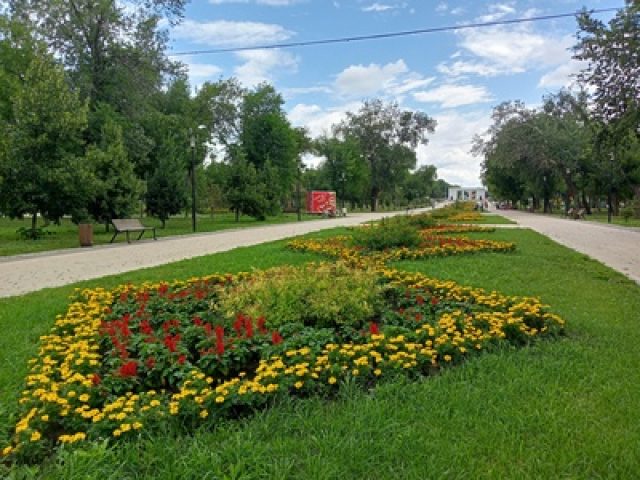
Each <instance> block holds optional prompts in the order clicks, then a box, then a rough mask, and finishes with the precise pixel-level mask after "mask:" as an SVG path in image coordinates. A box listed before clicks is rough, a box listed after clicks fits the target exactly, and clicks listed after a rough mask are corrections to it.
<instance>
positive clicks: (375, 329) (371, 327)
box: [369, 322, 380, 335]
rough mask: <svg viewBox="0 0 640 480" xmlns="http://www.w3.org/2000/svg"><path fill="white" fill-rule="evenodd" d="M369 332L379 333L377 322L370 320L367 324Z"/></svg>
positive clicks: (372, 333)
mask: <svg viewBox="0 0 640 480" xmlns="http://www.w3.org/2000/svg"><path fill="white" fill-rule="evenodd" d="M369 333H371V335H378V334H379V333H380V328H379V327H378V324H377V323H375V322H371V323H370V324H369Z"/></svg>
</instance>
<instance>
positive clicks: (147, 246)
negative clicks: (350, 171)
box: [0, 209, 426, 297]
mask: <svg viewBox="0 0 640 480" xmlns="http://www.w3.org/2000/svg"><path fill="white" fill-rule="evenodd" d="M425 210H426V209H425ZM416 211H422V210H413V211H412V212H416ZM405 213H406V212H404V211H403V212H393V213H390V212H384V213H357V214H355V213H354V214H350V215H349V216H347V217H345V218H335V219H326V220H314V221H306V222H297V223H287V224H282V225H269V226H264V227H255V228H244V229H238V230H224V231H220V232H213V233H202V234H195V235H185V236H177V237H165V238H160V239H158V240H155V241H154V240H143V241H140V242H132V243H131V244H126V243H125V244H112V245H100V246H94V247H91V248H89V249H80V248H75V249H68V250H57V251H54V252H44V253H36V254H28V255H18V256H14V257H6V258H4V259H2V260H0V297H10V296H13V295H22V294H24V293H28V292H33V291H36V290H40V289H43V288H48V287H59V286H62V285H67V284H70V283H75V282H79V281H81V280H89V279H92V278H99V277H104V276H106V275H113V274H117V273H123V272H129V271H132V270H138V269H140V268H147V267H155V266H158V265H164V264H166V263H171V262H176V261H178V260H184V259H187V258H194V257H199V256H202V255H209V254H212V253H217V252H226V251H228V250H231V249H234V248H237V247H246V246H250V245H257V244H260V243H265V242H271V241H274V240H281V239H283V238H288V237H294V236H297V235H304V234H306V233H311V232H317V231H320V230H326V229H329V228H335V227H346V226H353V225H358V224H360V223H363V222H367V221H371V220H378V219H380V218H382V217H388V216H391V215H401V214H405Z"/></svg>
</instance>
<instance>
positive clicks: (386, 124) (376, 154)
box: [335, 99, 436, 210]
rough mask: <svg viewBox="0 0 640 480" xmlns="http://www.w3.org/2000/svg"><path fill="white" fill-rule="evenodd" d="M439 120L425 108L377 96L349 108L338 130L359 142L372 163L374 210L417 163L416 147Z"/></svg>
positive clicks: (371, 186) (371, 197) (371, 196)
mask: <svg viewBox="0 0 640 480" xmlns="http://www.w3.org/2000/svg"><path fill="white" fill-rule="evenodd" d="M435 127H436V121H435V120H433V119H432V118H431V117H429V116H428V115H427V114H425V113H422V112H413V111H403V110H401V109H400V108H399V107H398V105H397V104H395V103H390V104H385V103H384V102H383V101H382V100H379V99H376V100H371V101H365V102H364V104H363V105H362V107H361V108H360V110H359V111H358V112H357V113H352V112H348V113H347V119H346V120H345V121H343V122H342V123H341V124H340V125H338V126H336V127H335V128H336V131H337V132H339V133H340V134H342V135H344V136H345V137H352V138H353V139H355V141H356V142H357V143H358V145H359V148H360V151H361V152H362V155H363V156H364V160H365V161H366V163H367V164H368V166H369V173H370V185H369V195H370V200H371V208H372V210H375V209H376V206H377V202H378V197H379V196H380V194H381V193H382V192H383V191H385V190H392V187H393V186H394V185H395V184H396V183H397V182H398V181H399V180H401V179H403V178H404V176H405V175H406V174H407V173H408V171H409V170H410V169H412V168H414V167H415V165H416V156H415V151H414V150H415V148H416V147H417V146H418V145H419V144H426V143H427V138H426V134H427V133H433V132H434V131H435Z"/></svg>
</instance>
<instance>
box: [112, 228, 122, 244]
mask: <svg viewBox="0 0 640 480" xmlns="http://www.w3.org/2000/svg"><path fill="white" fill-rule="evenodd" d="M118 233H120V232H118V231H117V230H116V231H115V233H114V234H113V237H111V240H110V241H109V243H113V241H114V240H115V239H116V236H117V235H118Z"/></svg>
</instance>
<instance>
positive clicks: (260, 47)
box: [169, 8, 620, 57]
mask: <svg viewBox="0 0 640 480" xmlns="http://www.w3.org/2000/svg"><path fill="white" fill-rule="evenodd" d="M618 10H620V8H599V9H593V10H588V11H586V10H578V11H575V12H570V13H557V14H554V15H542V16H537V17H527V18H515V19H512V20H495V21H492V22H478V23H468V24H465V25H449V26H445V27H432V28H421V29H418V30H405V31H400V32H388V33H378V34H372V35H358V36H353V37H339V38H325V39H322V40H308V41H303V42H287V43H271V44H265V45H257V46H253V47H230V48H214V49H210V50H191V51H187V52H176V53H172V54H170V55H169V56H170V57H179V56H184V55H205V54H218V53H230V52H244V51H248V50H273V49H276V48H294V47H310V46H314V45H330V44H334V43H349V42H361V41H365V40H381V39H384V38H395V37H406V36H410V35H423V34H426V33H437V32H453V31H457V30H464V29H468V28H483V27H493V26H497V25H513V24H518V23H529V22H539V21H545V20H554V19H558V18H566V17H575V16H577V15H580V14H581V13H583V12H585V11H586V12H587V13H589V14H592V15H593V14H597V13H607V12H616V11H618Z"/></svg>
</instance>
